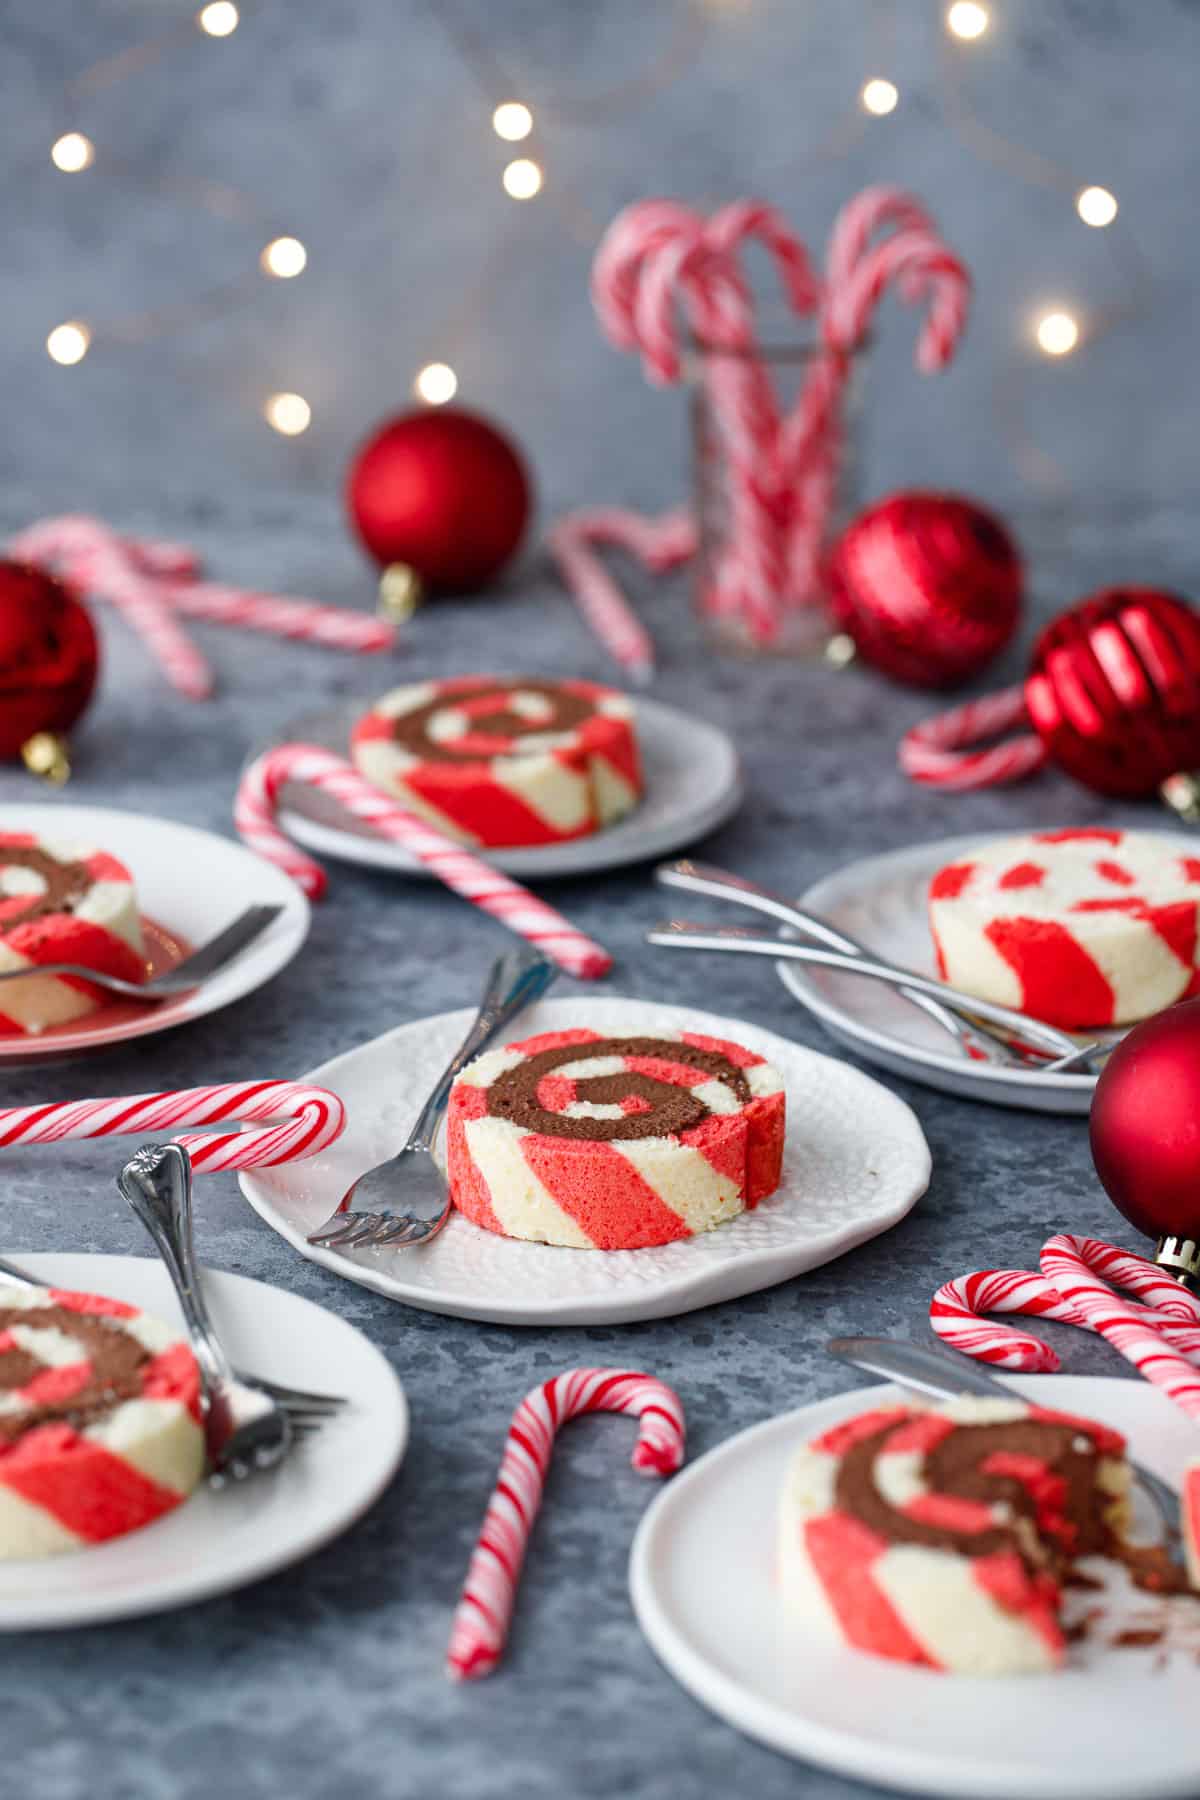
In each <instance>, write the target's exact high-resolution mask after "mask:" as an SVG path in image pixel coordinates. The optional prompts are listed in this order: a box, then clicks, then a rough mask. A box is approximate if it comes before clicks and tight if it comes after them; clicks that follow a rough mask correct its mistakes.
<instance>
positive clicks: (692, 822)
mask: <svg viewBox="0 0 1200 1800" xmlns="http://www.w3.org/2000/svg"><path fill="white" fill-rule="evenodd" d="M518 673H520V671H518ZM613 691H614V692H617V693H621V692H624V690H622V689H614V690H613ZM626 698H628V699H630V700H632V702H633V705H634V708H635V714H636V710H638V709H640V710H642V711H643V712H647V713H650V714H652V715H654V716H655V718H656V719H657V720H658V721H659V722H660V723H661V724H663V725H664V726H667V725H669V724H671V723H672V722H676V723H678V722H680V721H682V722H684V723H686V725H687V727H688V729H689V730H690V731H692V732H699V733H701V734H702V735H704V736H706V737H707V738H708V740H709V742H710V743H711V744H712V745H713V746H714V748H715V749H719V751H720V754H721V756H722V758H723V761H724V771H723V777H722V786H721V788H720V790H719V792H717V793H715V794H714V795H713V797H712V799H711V800H709V801H708V802H707V803H706V804H705V805H704V806H702V807H698V808H694V809H693V811H692V812H691V813H689V814H687V815H686V816H685V817H684V818H682V819H681V820H680V821H679V822H678V823H677V824H676V825H675V826H673V827H672V826H669V825H667V824H664V825H663V826H661V827H660V829H659V831H658V833H657V834H655V836H654V837H653V838H651V839H650V840H649V847H648V846H647V843H646V842H645V841H641V840H639V837H638V834H637V832H636V830H634V829H631V830H630V834H629V835H628V837H624V836H621V837H617V838H616V839H615V842H614V836H613V830H615V831H617V832H622V833H623V832H624V828H625V827H626V826H629V827H631V828H632V827H634V826H636V820H637V811H636V809H635V810H634V811H633V812H632V813H630V814H629V816H628V818H627V819H626V820H621V821H619V822H618V824H617V826H616V827H615V828H610V829H609V830H601V831H595V832H591V833H590V834H588V835H587V836H585V837H582V838H572V839H570V840H569V842H567V843H565V844H545V845H535V846H514V847H510V848H509V849H507V850H491V851H484V852H481V854H483V855H484V856H485V858H486V860H487V861H488V862H489V863H491V864H493V865H494V866H495V867H496V868H498V869H501V870H502V871H503V872H504V873H505V874H508V875H512V876H514V877H515V878H517V879H521V880H526V881H570V880H574V879H580V878H582V877H584V876H587V875H595V874H599V873H601V872H603V871H604V870H607V869H622V868H629V867H631V866H632V865H634V864H636V863H640V862H649V861H651V860H652V859H654V858H657V857H661V856H667V855H670V853H671V852H672V851H673V850H678V849H682V848H683V847H684V845H686V844H689V843H695V842H696V841H697V840H698V839H700V838H702V837H707V836H708V834H709V833H710V832H713V831H716V830H717V829H718V828H719V827H720V826H721V825H724V824H726V823H727V822H728V820H729V819H731V818H732V817H733V816H734V814H735V813H737V812H738V811H739V810H740V809H741V807H742V806H743V804H744V803H745V798H746V778H745V770H744V766H743V762H742V757H741V753H740V751H739V750H738V747H737V744H736V742H735V740H734V739H733V737H732V736H731V735H730V733H729V732H727V731H725V730H724V729H723V728H722V727H721V726H720V725H715V724H714V723H713V722H712V720H711V719H692V718H691V717H690V716H689V715H688V714H686V713H685V712H684V711H683V709H682V708H681V707H677V706H672V705H671V704H670V702H669V701H664V700H655V699H651V698H650V697H649V696H648V695H644V694H636V693H635V694H626ZM350 704H351V703H347V702H343V703H342V704H341V705H340V706H330V707H326V708H324V709H323V710H322V711H320V712H313V713H308V714H306V715H304V716H302V717H299V718H297V719H296V720H295V721H294V723H292V724H290V725H285V726H284V727H282V728H281V730H280V731H279V732H278V733H275V734H273V736H272V738H271V743H270V744H269V745H265V746H260V747H259V749H258V750H256V751H255V752H253V753H252V754H251V755H250V756H249V757H248V758H247V759H246V763H245V765H244V766H245V767H247V768H248V767H249V766H250V764H251V763H252V762H253V761H254V760H255V757H256V756H257V755H258V754H260V753H261V750H262V749H263V748H270V747H272V746H277V745H278V744H280V743H284V742H287V741H289V740H290V739H291V738H293V737H295V736H296V734H297V733H300V734H303V733H305V732H307V733H308V734H310V735H311V734H312V732H313V731H314V730H316V731H320V730H321V729H322V728H323V727H324V726H325V725H326V724H327V723H328V724H332V722H333V721H334V720H335V719H336V720H338V721H339V723H341V722H344V720H345V717H346V715H347V714H348V713H349V710H350ZM279 825H280V828H281V829H282V830H283V831H285V832H286V833H287V835H288V836H289V837H291V838H294V839H295V841H296V842H297V843H298V844H302V845H303V846H304V848H305V849H307V850H312V851H314V852H315V853H316V854H318V855H321V856H331V857H333V858H334V859H335V860H337V861H339V862H348V863H350V864H352V865H356V866H358V867H360V868H371V869H381V870H383V871H385V872H387V873H390V874H394V875H402V876H407V877H410V878H413V879H416V880H422V881H423V880H426V879H428V878H429V876H428V871H427V870H425V869H423V868H421V867H419V866H416V865H414V864H413V863H412V862H411V861H404V860H401V859H402V858H403V854H404V853H403V851H401V850H400V848H399V846H398V845H396V844H392V843H389V842H388V841H387V840H386V839H384V838H381V839H379V840H378V842H377V843H375V842H373V841H372V840H371V839H370V838H368V837H359V836H358V835H356V834H353V833H350V832H345V831H340V830H338V829H337V828H336V827H335V826H330V825H323V824H321V823H320V822H319V821H316V822H314V821H313V820H310V819H308V818H307V817H306V816H305V815H304V814H303V813H299V812H297V811H295V809H294V808H293V807H291V806H289V804H288V802H287V795H286V788H285V791H284V795H283V797H282V804H281V806H280V812H279ZM589 850H590V851H592V852H594V854H591V855H589V854H588V851H589Z"/></svg>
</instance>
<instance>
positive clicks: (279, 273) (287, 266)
mask: <svg viewBox="0 0 1200 1800" xmlns="http://www.w3.org/2000/svg"><path fill="white" fill-rule="evenodd" d="M258 260H259V262H260V264H261V265H262V270H263V274H264V275H274V276H275V277H276V278H277V279H278V280H279V281H290V280H291V279H292V276H293V275H299V274H301V273H302V271H303V269H304V266H305V264H306V263H307V262H308V251H307V250H306V249H305V248H304V245H303V244H302V243H301V242H300V239H299V238H294V237H277V238H272V239H271V241H270V243H269V244H267V245H265V246H264V248H263V252H262V255H261V256H260V257H259V259H258Z"/></svg>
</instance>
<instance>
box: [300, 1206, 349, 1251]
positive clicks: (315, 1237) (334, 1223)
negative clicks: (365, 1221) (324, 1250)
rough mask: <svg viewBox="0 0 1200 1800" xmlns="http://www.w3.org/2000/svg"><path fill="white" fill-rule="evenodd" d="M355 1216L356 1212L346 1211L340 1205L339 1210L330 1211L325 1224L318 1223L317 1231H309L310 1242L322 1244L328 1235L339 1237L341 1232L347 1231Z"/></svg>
mask: <svg viewBox="0 0 1200 1800" xmlns="http://www.w3.org/2000/svg"><path fill="white" fill-rule="evenodd" d="M355 1216H356V1215H355V1214H354V1213H351V1212H344V1211H343V1210H342V1208H341V1207H339V1208H338V1210H337V1212H335V1213H330V1215H329V1217H328V1218H327V1219H326V1221H325V1223H324V1224H323V1225H318V1226H317V1229H316V1230H315V1231H310V1232H309V1234H308V1241H309V1243H310V1244H320V1243H323V1242H324V1241H325V1239H326V1238H327V1237H339V1236H340V1235H341V1233H342V1232H343V1231H345V1229H346V1226H347V1225H348V1224H349V1222H350V1220H351V1219H353V1218H354V1217H355Z"/></svg>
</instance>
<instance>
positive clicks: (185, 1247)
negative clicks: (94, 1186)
mask: <svg viewBox="0 0 1200 1800" xmlns="http://www.w3.org/2000/svg"><path fill="white" fill-rule="evenodd" d="M117 1186H118V1188H119V1189H120V1190H121V1193H122V1194H123V1195H124V1197H125V1199H126V1200H127V1201H128V1202H129V1204H130V1206H131V1207H132V1208H133V1210H134V1212H135V1213H136V1214H137V1216H138V1218H139V1219H140V1220H141V1222H142V1224H143V1225H144V1226H145V1227H146V1230H147V1231H148V1232H149V1233H150V1236H151V1237H152V1238H153V1239H154V1244H155V1248H156V1249H157V1251H158V1254H159V1255H160V1256H161V1257H162V1260H163V1262H164V1264H165V1265H166V1270H167V1273H168V1275H169V1276H170V1277H171V1283H172V1286H173V1287H174V1289H175V1293H176V1295H177V1296H178V1299H179V1304H180V1307H181V1308H182V1311H183V1317H184V1322H185V1324H186V1325H187V1330H188V1336H189V1338H190V1339H191V1344H192V1349H193V1351H194V1352H195V1356H196V1361H197V1362H198V1363H199V1364H200V1369H201V1372H202V1374H203V1376H204V1382H205V1388H206V1390H207V1392H208V1394H209V1396H210V1398H211V1396H212V1394H213V1392H214V1391H216V1390H219V1389H220V1388H222V1387H223V1386H225V1385H226V1384H227V1383H229V1382H232V1381H233V1380H234V1379H235V1376H234V1373H233V1369H232V1367H231V1365H230V1362H229V1359H228V1357H227V1356H226V1354H225V1352H224V1350H223V1349H222V1347H221V1343H220V1339H219V1338H218V1337H217V1333H216V1328H215V1326H214V1325H213V1322H212V1318H211V1317H210V1315H209V1311H208V1305H207V1302H206V1301H205V1298H204V1294H203V1291H202V1289H201V1286H200V1270H199V1267H198V1265H197V1262H196V1252H195V1248H194V1245H193V1242H192V1165H191V1161H190V1159H189V1157H188V1154H187V1151H186V1150H183V1149H181V1148H180V1146H179V1145H178V1144H143V1145H142V1146H141V1148H140V1149H138V1150H135V1152H134V1154H133V1155H132V1156H131V1157H130V1159H129V1161H128V1162H127V1163H126V1164H125V1167H124V1168H123V1169H122V1171H121V1173H120V1175H119V1177H118V1179H117Z"/></svg>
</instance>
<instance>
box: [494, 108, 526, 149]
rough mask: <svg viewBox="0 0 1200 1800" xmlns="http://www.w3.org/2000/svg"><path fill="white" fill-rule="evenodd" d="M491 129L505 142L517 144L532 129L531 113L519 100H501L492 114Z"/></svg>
mask: <svg viewBox="0 0 1200 1800" xmlns="http://www.w3.org/2000/svg"><path fill="white" fill-rule="evenodd" d="M492 130H493V131H494V132H495V134H496V136H497V137H500V138H503V139H504V140H505V142H506V143H509V144H519V143H520V141H521V139H522V138H527V137H528V136H529V134H530V132H531V131H532V130H533V114H532V113H531V112H530V110H529V108H528V107H527V106H523V105H522V104H521V102H520V101H519V100H503V101H501V103H500V105H499V106H498V107H497V108H496V110H495V112H494V113H493V114H492Z"/></svg>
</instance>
